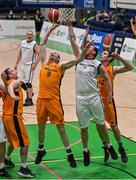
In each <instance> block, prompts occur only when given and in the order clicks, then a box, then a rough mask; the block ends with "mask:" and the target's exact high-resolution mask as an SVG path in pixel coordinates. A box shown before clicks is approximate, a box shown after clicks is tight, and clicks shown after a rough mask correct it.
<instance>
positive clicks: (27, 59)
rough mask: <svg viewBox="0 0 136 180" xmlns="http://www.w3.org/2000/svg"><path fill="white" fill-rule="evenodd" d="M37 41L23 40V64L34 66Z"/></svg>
mask: <svg viewBox="0 0 136 180" xmlns="http://www.w3.org/2000/svg"><path fill="white" fill-rule="evenodd" d="M35 44H36V41H34V40H33V41H31V42H27V40H23V41H22V42H21V51H22V58H21V62H22V64H24V65H25V64H26V65H27V64H32V63H33V62H34V61H35V53H34V46H35Z"/></svg>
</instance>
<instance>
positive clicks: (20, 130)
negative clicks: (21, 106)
mask: <svg viewBox="0 0 136 180" xmlns="http://www.w3.org/2000/svg"><path fill="white" fill-rule="evenodd" d="M2 120H3V124H4V127H5V131H6V135H7V139H8V141H9V143H10V144H11V145H12V146H13V147H14V148H17V147H28V146H29V145H30V142H29V139H28V135H27V132H26V128H25V125H24V123H23V120H22V116H21V115H14V116H11V115H3V116H2Z"/></svg>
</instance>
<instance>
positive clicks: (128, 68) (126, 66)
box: [111, 53, 133, 74]
mask: <svg viewBox="0 0 136 180" xmlns="http://www.w3.org/2000/svg"><path fill="white" fill-rule="evenodd" d="M111 56H112V57H114V58H115V59H116V60H118V61H120V62H122V63H123V65H124V66H114V68H113V73H114V74H117V73H125V72H128V71H131V70H133V66H132V64H130V62H129V61H128V60H126V59H124V58H122V57H121V56H120V55H119V54H115V53H112V54H111Z"/></svg>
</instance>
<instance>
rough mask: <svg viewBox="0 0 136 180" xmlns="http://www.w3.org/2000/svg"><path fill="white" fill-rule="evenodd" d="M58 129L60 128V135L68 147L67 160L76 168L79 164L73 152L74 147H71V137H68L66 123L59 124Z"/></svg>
mask: <svg viewBox="0 0 136 180" xmlns="http://www.w3.org/2000/svg"><path fill="white" fill-rule="evenodd" d="M57 129H58V132H59V135H60V137H61V140H62V143H63V145H64V147H65V149H66V153H67V160H68V161H69V163H70V166H71V167H72V168H75V167H76V166H77V164H76V161H75V159H74V155H73V153H72V149H71V147H70V144H69V139H68V136H67V133H66V130H65V127H64V124H57Z"/></svg>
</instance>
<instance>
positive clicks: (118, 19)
mask: <svg viewBox="0 0 136 180" xmlns="http://www.w3.org/2000/svg"><path fill="white" fill-rule="evenodd" d="M124 11H125V10H124V9H121V10H120V9H118V10H115V11H113V12H112V15H111V23H113V24H121V25H122V26H123V24H124Z"/></svg>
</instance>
